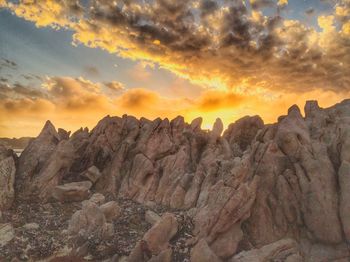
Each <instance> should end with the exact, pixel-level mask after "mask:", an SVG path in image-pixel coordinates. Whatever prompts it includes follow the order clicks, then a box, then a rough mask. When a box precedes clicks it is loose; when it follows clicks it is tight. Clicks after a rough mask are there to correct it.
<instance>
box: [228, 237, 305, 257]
mask: <svg viewBox="0 0 350 262" xmlns="http://www.w3.org/2000/svg"><path fill="white" fill-rule="evenodd" d="M230 261H231V262H262V261H289V262H301V261H304V260H303V257H302V255H301V253H300V251H299V248H298V244H297V243H296V242H295V241H294V240H292V239H282V240H279V241H277V242H274V243H272V244H269V245H266V246H263V247H261V248H260V249H253V250H249V251H243V252H241V253H239V254H238V255H235V256H234V257H233V258H232V259H231V260H230Z"/></svg>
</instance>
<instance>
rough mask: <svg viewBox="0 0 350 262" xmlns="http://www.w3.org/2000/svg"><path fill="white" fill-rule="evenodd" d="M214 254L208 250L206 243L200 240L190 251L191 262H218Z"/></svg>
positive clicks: (218, 259)
mask: <svg viewBox="0 0 350 262" xmlns="http://www.w3.org/2000/svg"><path fill="white" fill-rule="evenodd" d="M220 261H221V259H220V258H218V257H217V256H216V255H215V253H214V252H213V251H212V250H211V249H210V247H209V246H208V243H207V242H206V241H205V240H204V239H202V240H200V241H199V242H198V243H197V244H196V245H195V246H194V247H193V249H192V251H191V262H220Z"/></svg>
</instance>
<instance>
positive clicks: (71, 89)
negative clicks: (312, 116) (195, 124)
mask: <svg viewBox="0 0 350 262" xmlns="http://www.w3.org/2000/svg"><path fill="white" fill-rule="evenodd" d="M349 97H350V0H289V1H288V0H217V1H213V0H193V1H189V0H118V1H110V0H99V1H98V0H95V1H94V0H91V1H88V0H81V1H69V0H66V1H65V0H61V1H52V0H47V1H45V0H41V1H40V0H38V1H35V0H23V1H4V0H0V137H1V136H8V137H19V136H34V135H37V133H38V132H39V131H40V129H41V127H42V126H43V124H44V122H45V121H46V120H47V119H50V120H52V122H53V123H54V124H55V125H56V126H59V127H63V128H65V129H68V130H75V129H77V128H79V127H81V126H88V127H90V128H91V127H93V126H94V125H95V124H96V123H97V121H98V120H99V119H100V118H102V117H103V116H105V115H107V114H109V115H118V116H121V115H123V114H131V115H135V116H137V117H142V116H144V117H147V118H149V119H154V118H156V117H162V118H164V117H168V118H170V119H172V118H174V117H176V116H177V115H183V116H184V117H185V119H186V120H187V121H191V120H192V119H193V118H195V117H198V116H202V117H203V119H204V123H203V127H204V128H210V127H211V125H212V123H213V122H214V120H215V118H216V117H220V118H221V119H222V120H223V122H224V124H225V125H227V124H229V123H230V122H233V121H235V120H237V119H238V118H240V117H242V116H244V115H255V114H259V115H261V116H262V117H263V119H264V121H265V122H266V123H269V122H274V121H276V118H277V117H278V116H279V115H282V114H285V113H286V111H287V109H288V107H289V106H290V105H292V104H298V105H299V106H300V107H301V108H303V106H304V103H305V101H306V100H309V99H312V100H315V99H317V100H318V101H319V104H320V105H321V106H324V107H325V106H329V105H331V104H334V103H337V102H339V101H341V100H343V99H345V98H349Z"/></svg>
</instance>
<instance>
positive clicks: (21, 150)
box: [13, 149, 23, 156]
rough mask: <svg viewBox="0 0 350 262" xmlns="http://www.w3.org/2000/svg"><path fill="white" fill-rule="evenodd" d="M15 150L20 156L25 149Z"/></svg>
mask: <svg viewBox="0 0 350 262" xmlns="http://www.w3.org/2000/svg"><path fill="white" fill-rule="evenodd" d="M13 151H15V153H16V155H17V156H20V155H21V154H22V152H23V149H13Z"/></svg>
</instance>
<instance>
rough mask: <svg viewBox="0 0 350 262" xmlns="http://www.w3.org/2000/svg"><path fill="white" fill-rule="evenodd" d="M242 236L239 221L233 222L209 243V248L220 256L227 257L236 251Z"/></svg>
mask: <svg viewBox="0 0 350 262" xmlns="http://www.w3.org/2000/svg"><path fill="white" fill-rule="evenodd" d="M242 238H243V232H242V230H241V225H240V224H239V223H236V224H234V225H233V226H232V227H231V228H230V229H228V230H227V231H226V232H225V233H223V234H222V235H220V236H219V237H218V238H217V239H215V240H214V241H213V242H212V243H211V244H210V248H211V249H212V250H213V251H214V253H215V254H216V255H217V256H218V257H220V258H223V259H225V258H228V257H231V256H232V255H233V254H235V253H236V250H237V248H238V244H239V242H240V241H241V240H242Z"/></svg>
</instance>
